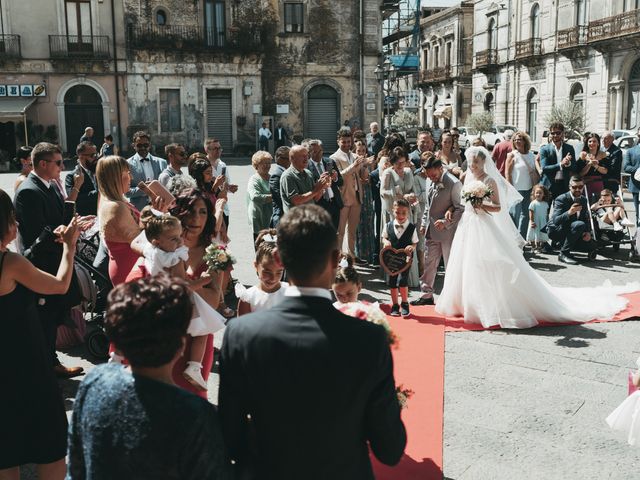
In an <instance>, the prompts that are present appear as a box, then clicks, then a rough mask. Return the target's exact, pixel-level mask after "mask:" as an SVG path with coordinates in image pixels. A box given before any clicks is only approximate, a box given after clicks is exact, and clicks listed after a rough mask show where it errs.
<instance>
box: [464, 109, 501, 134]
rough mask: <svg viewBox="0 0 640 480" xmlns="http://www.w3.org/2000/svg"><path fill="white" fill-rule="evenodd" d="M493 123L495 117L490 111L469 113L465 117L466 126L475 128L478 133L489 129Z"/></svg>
mask: <svg viewBox="0 0 640 480" xmlns="http://www.w3.org/2000/svg"><path fill="white" fill-rule="evenodd" d="M494 123H495V119H494V118H493V113H491V112H482V113H472V114H471V115H469V118H467V126H468V127H470V128H472V129H473V130H476V131H477V132H478V135H482V134H483V133H484V132H488V131H490V130H491V129H492V128H493V125H494Z"/></svg>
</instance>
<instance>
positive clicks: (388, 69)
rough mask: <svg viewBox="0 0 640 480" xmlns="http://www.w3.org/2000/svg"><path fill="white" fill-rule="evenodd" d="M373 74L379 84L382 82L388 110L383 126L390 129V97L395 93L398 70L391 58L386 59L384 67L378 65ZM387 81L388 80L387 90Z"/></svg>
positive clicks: (383, 63)
mask: <svg viewBox="0 0 640 480" xmlns="http://www.w3.org/2000/svg"><path fill="white" fill-rule="evenodd" d="M373 73H374V74H375V75H376V79H377V80H378V82H380V85H381V88H382V93H383V98H384V100H383V101H384V107H385V108H386V114H385V119H384V122H383V124H384V125H385V126H386V128H387V129H388V128H389V127H390V126H391V125H390V124H391V119H390V118H389V116H390V114H391V112H390V107H391V105H390V103H391V102H390V101H389V100H390V97H391V93H392V91H393V89H392V87H393V84H394V83H395V81H396V77H397V76H398V69H397V68H396V67H395V65H394V64H393V62H392V61H391V59H390V58H389V57H386V58H385V59H384V62H382V65H380V64H378V65H377V66H376V69H375V70H374V71H373ZM385 80H386V88H385Z"/></svg>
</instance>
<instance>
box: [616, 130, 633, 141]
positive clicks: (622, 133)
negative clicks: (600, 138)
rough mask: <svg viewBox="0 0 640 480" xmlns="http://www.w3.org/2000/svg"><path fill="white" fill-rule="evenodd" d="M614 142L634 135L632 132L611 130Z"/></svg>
mask: <svg viewBox="0 0 640 480" xmlns="http://www.w3.org/2000/svg"><path fill="white" fill-rule="evenodd" d="M611 133H613V138H614V140H618V139H619V138H621V137H632V136H635V135H636V132H634V131H633V130H611Z"/></svg>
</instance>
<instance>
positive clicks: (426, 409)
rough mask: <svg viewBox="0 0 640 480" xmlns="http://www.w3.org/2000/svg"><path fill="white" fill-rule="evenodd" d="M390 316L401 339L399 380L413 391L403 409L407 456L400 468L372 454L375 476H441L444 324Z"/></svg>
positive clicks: (402, 479)
mask: <svg viewBox="0 0 640 480" xmlns="http://www.w3.org/2000/svg"><path fill="white" fill-rule="evenodd" d="M412 308H413V307H412ZM388 319H389V323H390V324H391V328H392V329H393V331H394V333H395V334H396V335H397V336H398V340H399V341H398V347H397V348H394V350H393V359H394V369H395V372H394V374H395V379H396V383H397V384H403V386H404V387H405V388H410V389H411V390H413V391H414V394H413V396H412V397H411V398H410V399H409V401H408V408H405V409H404V410H403V411H402V420H403V421H404V424H405V427H406V428H407V448H406V449H405V454H404V457H402V460H400V463H399V464H398V465H396V466H395V467H387V466H386V465H382V464H381V463H380V462H378V461H376V460H375V458H374V457H373V455H372V460H373V467H374V472H375V476H376V479H378V480H409V479H420V480H432V479H433V480H436V479H437V480H441V479H442V415H443V412H444V324H443V322H442V319H440V318H438V317H430V316H429V315H422V316H420V317H414V318H411V317H410V318H406V319H403V318H398V317H388Z"/></svg>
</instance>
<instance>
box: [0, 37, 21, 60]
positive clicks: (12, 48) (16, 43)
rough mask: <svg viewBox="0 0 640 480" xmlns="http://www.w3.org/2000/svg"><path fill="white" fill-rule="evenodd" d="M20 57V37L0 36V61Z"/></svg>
mask: <svg viewBox="0 0 640 480" xmlns="http://www.w3.org/2000/svg"><path fill="white" fill-rule="evenodd" d="M21 57H22V52H21V51H20V35H0V59H3V58H21Z"/></svg>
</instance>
